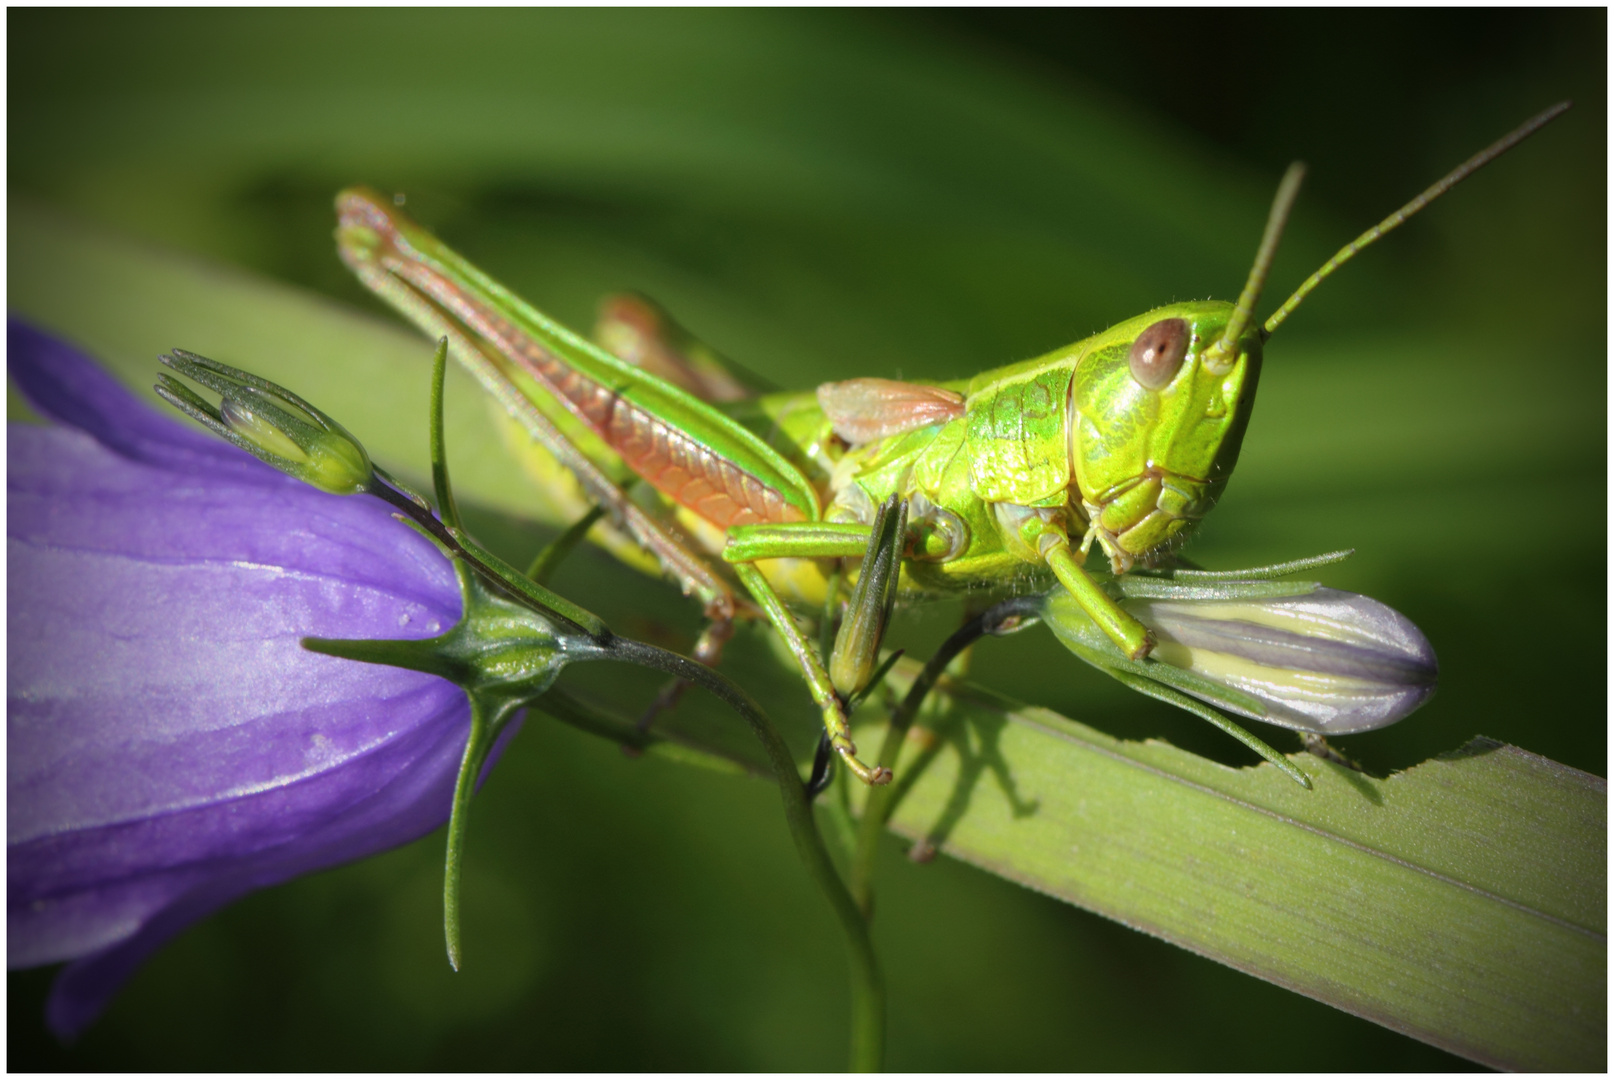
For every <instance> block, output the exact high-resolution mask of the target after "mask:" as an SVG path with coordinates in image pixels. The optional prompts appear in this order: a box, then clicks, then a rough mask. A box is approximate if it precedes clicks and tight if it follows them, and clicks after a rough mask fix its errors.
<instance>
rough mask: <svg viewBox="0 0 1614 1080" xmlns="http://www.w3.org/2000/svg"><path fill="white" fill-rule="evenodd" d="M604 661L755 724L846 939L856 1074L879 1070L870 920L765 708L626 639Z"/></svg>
mask: <svg viewBox="0 0 1614 1080" xmlns="http://www.w3.org/2000/svg"><path fill="white" fill-rule="evenodd" d="M604 658H611V659H618V660H623V661H627V662H629V663H635V664H642V665H644V666H646V667H654V668H659V669H661V670H663V671H666V672H668V673H669V674H672V675H677V676H679V677H680V678H683V679H687V680H688V681H690V682H692V683H695V684H696V685H697V686H702V687H705V688H706V689H707V690H710V691H711V692H712V693H713V694H716V695H717V696H718V698H720V699H721V700H722V701H723V702H724V704H726V705H728V706H729V707H730V708H732V709H733V710H734V711H735V712H737V713H739V714H740V715H741V716H742V717H744V718H745V721H746V723H747V724H749V725H750V726H751V731H752V733H753V734H755V735H756V737H757V740H758V741H759V742H761V743H762V749H763V751H764V752H765V753H766V754H767V755H768V763H769V764H770V765H771V766H772V767H773V772H774V777H775V779H776V780H778V782H779V795H780V798H781V799H783V800H784V804H785V822H786V823H787V824H788V825H789V826H790V835H791V838H792V839H793V840H795V842H796V851H797V853H798V854H799V855H800V856H801V861H802V862H803V863H805V864H806V866H807V872H808V874H810V875H811V876H812V878H813V880H814V881H816V882H817V883H818V886H819V888H820V889H822V890H823V892H824V896H825V897H826V898H827V899H828V900H829V904H830V907H831V908H832V909H833V910H834V912H835V917H836V919H837V920H839V922H840V924H841V930H842V932H843V933H844V934H845V936H846V947H847V952H848V954H849V959H850V961H851V973H852V1048H851V1069H852V1071H854V1072H879V1071H880V1069H881V1068H882V1065H883V1062H884V1058H885V982H884V980H883V978H882V977H881V975H880V965H879V963H878V961H877V960H876V959H875V956H874V942H873V940H872V939H871V938H870V937H869V926H868V922H867V921H866V920H865V919H864V917H863V913H862V911H861V910H860V909H859V908H858V905H857V904H856V903H854V902H853V900H852V894H851V893H850V892H848V891H847V888H846V884H845V882H843V881H842V880H841V876H840V874H838V873H836V871H835V864H834V863H833V862H832V861H831V860H830V857H829V850H828V849H827V848H826V847H825V846H824V838H823V836H822V835H821V834H820V833H819V831H818V823H817V821H815V820H814V818H813V808H812V804H811V803H809V802H808V801H807V793H806V789H805V788H804V787H803V786H802V782H801V776H800V774H799V773H798V771H797V768H796V759H795V757H794V756H793V755H792V754H791V753H790V748H789V747H788V746H786V745H785V741H784V739H782V738H781V737H780V736H779V732H778V729H776V728H775V727H774V726H773V722H772V721H770V720H769V719H768V717H767V714H766V713H764V712H763V711H762V709H761V707H760V706H758V705H757V703H756V702H754V701H753V700H751V697H750V695H748V694H747V693H746V692H745V691H744V690H741V689H740V688H739V687H738V686H735V685H734V684H733V683H731V682H730V681H729V680H727V679H725V678H724V677H723V676H722V675H719V674H718V673H717V672H715V671H713V670H712V669H711V668H709V667H706V666H705V665H704V664H698V663H696V662H695V661H693V660H688V659H686V658H684V657H682V656H679V655H678V654H677V653H671V652H667V651H666V650H665V649H658V648H656V647H655V646H653V645H647V644H645V643H644V642H640V641H631V640H628V639H625V638H617V639H615V640H614V641H612V642H611V644H610V647H609V648H608V650H607V653H606V656H605V657H602V659H604Z"/></svg>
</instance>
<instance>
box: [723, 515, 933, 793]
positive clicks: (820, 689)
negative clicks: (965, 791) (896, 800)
mask: <svg viewBox="0 0 1614 1080" xmlns="http://www.w3.org/2000/svg"><path fill="white" fill-rule="evenodd" d="M886 509H891V508H886ZM894 520H895V522H896V526H895V527H896V535H895V536H894V537H893V536H891V535H890V531H891V530H890V529H889V528H886V529H882V528H881V525H882V524H884V523H886V522H887V519H886V518H884V517H882V518H880V519H877V521H876V524H875V526H874V527H873V528H871V527H870V526H868V525H854V524H840V523H832V522H812V523H806V522H803V523H798V524H789V525H750V526H739V527H736V528H733V529H730V530H729V539H728V544H727V546H726V547H725V548H724V549H723V559H724V561H726V562H728V563H729V564H731V565H732V566H733V567H734V571H735V573H736V574H737V575H739V578H740V581H741V582H742V583H743V584H744V585H745V587H746V589H747V590H749V591H750V593H751V595H752V596H753V597H754V598H755V599H756V601H757V603H758V605H760V606H761V608H762V610H763V613H764V614H765V615H767V617H768V621H769V622H771V623H772V624H773V627H774V629H775V630H776V631H778V633H779V636H780V637H781V638H783V639H784V641H785V644H786V646H787V647H788V648H789V649H790V654H791V655H792V656H793V657H795V659H796V664H797V665H798V666H799V667H800V668H801V672H802V677H803V678H804V679H805V680H806V682H807V687H808V690H809V691H810V692H811V694H812V697H813V702H814V704H816V705H817V706H818V708H819V711H820V713H822V715H823V719H824V730H825V732H826V733H827V735H828V737H829V743H830V747H831V749H833V750H834V751H835V753H837V754H839V755H840V757H841V760H842V761H844V762H846V767H847V768H848V769H850V770H851V771H852V774H853V775H854V776H856V777H857V778H858V779H859V780H862V781H863V782H864V783H866V784H886V783H890V781H891V770H890V769H887V768H884V767H883V766H873V767H871V766H869V765H867V764H865V763H864V762H862V761H860V760H859V759H858V757H857V745H856V744H855V743H854V742H853V741H852V730H851V727H850V725H849V724H848V722H847V716H846V704H845V701H846V698H845V697H844V696H843V695H842V694H841V693H840V692H837V689H836V686H835V681H834V680H833V679H832V678H831V676H830V673H829V670H828V669H827V668H826V667H825V666H824V661H823V659H822V658H821V657H820V656H819V655H818V650H817V649H815V648H814V647H813V645H812V643H811V642H810V641H808V640H807V638H806V636H805V635H804V634H802V632H801V628H800V627H798V626H797V625H796V621H795V619H794V617H793V616H792V615H791V614H790V611H789V609H788V608H786V607H785V605H784V603H783V601H781V600H780V599H779V594H778V593H777V592H775V591H774V588H773V586H772V585H771V584H769V582H768V579H767V578H766V577H765V576H764V575H763V573H762V571H761V570H759V569H757V567H756V565H755V561H756V560H757V559H777V558H807V559H826V558H855V557H857V556H863V557H864V566H865V573H867V572H868V570H869V568H870V567H872V566H873V565H874V563H875V561H876V559H877V558H878V555H877V552H878V550H879V548H880V546H881V544H882V542H884V544H885V545H886V546H887V547H891V548H894V549H895V553H896V554H895V556H894V558H893V559H892V560H890V561H892V562H893V564H894V562H895V561H896V560H899V559H900V555H901V542H902V535H901V524H902V520H903V518H902V515H901V514H900V513H897V514H896V515H895V518H894ZM894 579H895V566H894V565H893V566H892V580H893V582H894ZM880 593H881V595H878V596H873V597H871V598H870V599H869V600H868V604H869V605H871V606H880V607H884V608H886V609H888V608H889V596H888V595H887V594H886V593H885V590H884V589H881V590H880ZM872 621H875V622H880V621H883V620H880V619H878V618H876V619H874V620H872ZM836 647H837V652H838V655H839V653H840V652H843V651H845V650H847V649H850V648H860V649H861V650H862V651H865V652H868V653H872V652H873V651H875V650H876V649H877V648H878V633H875V634H873V635H864V640H863V642H862V643H861V644H860V645H858V646H853V645H849V644H848V643H847V635H845V634H843V635H842V637H841V638H838V639H837V641H836ZM836 666H837V668H840V667H842V666H847V665H839V664H837V665H836ZM857 667H859V665H855V664H854V665H849V666H848V669H849V670H850V669H851V668H857ZM861 667H867V665H861ZM853 678H854V679H855V678H856V676H853ZM844 689H845V692H846V695H850V694H852V693H853V692H854V691H856V690H858V689H860V687H858V686H852V685H848V686H847V687H845V688H844Z"/></svg>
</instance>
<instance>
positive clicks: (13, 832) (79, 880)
mask: <svg viewBox="0 0 1614 1080" xmlns="http://www.w3.org/2000/svg"><path fill="white" fill-rule="evenodd" d="M7 346H8V358H9V359H8V367H9V372H10V375H11V378H12V379H13V380H14V382H15V384H16V385H17V387H18V388H19V389H20V390H21V392H22V393H23V395H24V396H25V397H26V398H27V400H28V401H29V402H30V404H31V405H32V406H33V407H34V409H35V410H36V411H37V412H39V413H40V414H42V415H43V416H45V417H47V418H49V419H50V420H53V421H55V424H54V425H52V426H33V425H24V424H12V425H9V426H8V432H7V443H8V451H9V455H10V458H9V465H8V470H7V483H8V495H7V512H8V516H7V556H6V557H7V570H8V575H9V601H8V603H9V607H8V614H7V630H8V631H9V635H8V641H9V645H8V647H7V649H8V651H7V658H6V662H7V676H8V679H7V684H8V685H7V703H6V705H7V708H6V729H7V744H8V746H7V749H8V755H7V773H6V791H7V796H6V798H7V811H8V824H7V837H6V845H7V847H6V852H7V855H6V861H7V928H8V936H7V941H8V945H7V963H8V966H10V967H13V968H16V967H29V966H34V965H40V964H50V963H56V962H60V961H70V963H69V964H68V965H67V967H65V968H64V969H63V970H62V972H61V974H60V975H59V977H58V978H57V980H56V983H55V986H54V987H53V989H52V993H51V997H50V1001H49V1004H48V1006H47V1019H48V1022H49V1024H50V1026H51V1028H52V1029H53V1030H54V1031H56V1032H57V1033H58V1034H59V1035H62V1036H71V1035H73V1034H75V1033H76V1032H78V1031H80V1030H82V1029H83V1028H84V1027H85V1026H86V1025H87V1024H89V1023H90V1022H91V1021H92V1020H93V1019H94V1018H95V1017H96V1016H97V1015H98V1014H99V1013H100V1012H101V1010H102V1009H103V1008H104V1007H105V1006H106V1004H107V1002H108V1001H109V1000H110V998H111V997H112V995H113V994H114V993H115V992H116V991H117V989H118V988H119V986H120V985H121V984H122V983H123V981H124V980H125V979H126V978H127V977H128V976H129V975H130V974H131V973H132V972H133V971H134V970H135V968H136V967H138V966H139V964H140V963H141V962H143V961H144V960H145V959H146V957H148V956H149V955H151V953H152V952H154V951H155V950H156V949H157V948H159V947H160V946H161V945H162V944H163V943H164V942H166V941H167V940H168V939H170V938H171V937H173V936H174V935H176V934H178V933H179V932H180V931H181V930H183V929H184V928H185V927H187V926H189V925H190V924H191V923H193V922H195V921H197V920H198V919H201V918H202V917H204V916H206V915H208V914H209V913H211V912H213V911H215V910H217V909H219V908H221V907H223V906H224V905H226V904H228V903H230V902H231V901H233V900H235V899H237V898H238V897H241V896H243V895H245V894H246V893H248V892H251V891H252V890H254V889H260V888H264V887H266V886H269V885H274V884H276V883H279V882H282V881H286V880H288V879H290V878H293V877H296V876H298V875H300V874H305V873H308V872H310V871H314V870H318V869H321V868H323V867H329V866H333V865H335V864H338V863H342V862H347V861H349V860H353V859H358V858H362V857H364V856H367V855H371V854H374V853H376V852H379V851H382V850H385V849H387V848H391V847H394V846H396V845H399V844H402V843H406V842H408V841H410V840H414V839H416V838H418V837H420V836H422V835H424V834H426V833H428V832H430V831H432V830H433V829H435V828H437V827H438V826H440V825H442V824H443V823H444V822H445V821H446V820H448V817H449V810H450V805H451V802H452V799H453V795H454V790H455V778H456V774H457V772H458V770H459V768H460V764H461V758H462V754H463V752H464V749H465V746H466V739H467V734H468V731H469V706H468V704H467V700H466V696H465V693H464V692H463V691H462V690H461V689H460V688H459V687H457V686H455V685H453V684H452V683H449V682H447V681H445V680H443V679H440V678H438V677H436V676H433V675H428V674H422V673H420V672H417V671H409V670H403V669H401V668H395V667H386V666H381V665H376V664H361V663H354V662H352V661H349V660H343V659H338V658H336V657H333V656H326V655H320V654H318V653H314V652H310V651H308V650H306V649H304V648H303V647H302V646H301V645H300V639H301V638H303V637H304V636H305V635H318V636H323V637H328V638H348V639H358V638H425V637H431V636H434V635H437V634H440V633H442V632H443V631H445V630H447V629H448V628H450V627H451V626H453V625H454V624H455V622H456V621H457V620H458V619H459V617H460V611H461V594H460V590H459V588H458V586H457V585H456V581H455V574H454V571H453V568H452V566H451V564H450V562H449V560H448V559H447V558H445V557H444V555H443V554H442V553H441V552H440V551H439V550H438V549H437V548H436V547H434V546H433V544H432V543H431V542H430V541H429V540H427V539H426V538H424V537H423V536H421V535H419V534H417V533H416V532H414V531H412V530H411V529H410V528H408V527H406V526H404V525H402V524H400V523H398V522H396V521H394V520H392V518H391V512H390V511H389V509H388V507H386V506H385V505H383V504H381V503H379V502H377V501H375V500H371V499H350V498H341V497H338V496H335V495H328V494H325V493H323V492H321V491H317V490H315V489H313V488H311V487H309V486H307V485H306V484H304V483H301V482H299V481H297V480H294V479H292V478H290V477H288V476H284V475H281V474H280V473H278V472H276V471H275V470H274V469H272V468H270V467H268V466H266V465H264V464H262V463H260V462H258V461H255V460H253V459H252V458H251V457H250V456H248V455H247V454H245V453H243V452H242V451H241V450H238V449H236V448H234V447H231V446H228V445H225V444H223V443H221V442H219V441H217V440H215V439H213V438H211V437H209V436H206V435H202V434H200V433H197V432H194V431H192V430H189V429H187V428H185V427H183V426H181V425H180V424H178V423H176V422H175V421H173V420H170V419H168V418H166V417H163V416H160V415H158V414H157V413H155V412H154V411H153V410H151V409H149V408H147V407H146V406H145V405H144V404H142V403H140V402H139V401H137V400H135V399H134V398H133V396H131V395H130V394H129V393H128V392H127V391H126V390H124V389H123V387H121V386H120V385H119V384H118V383H117V382H115V381H114V380H113V379H112V378H111V377H110V376H109V375H107V374H106V373H105V372H104V371H102V370H101V369H100V368H98V367H97V366H96V365H95V364H94V363H93V362H92V361H90V360H89V359H88V358H86V357H85V356H83V355H82V354H80V353H79V352H77V351H76V350H74V349H73V348H71V347H69V346H67V345H65V344H63V343H61V342H58V341H56V340H53V339H52V338H50V337H48V336H46V335H45V334H43V333H41V332H39V331H37V330H34V329H32V328H30V327H28V326H25V325H22V324H19V323H17V322H15V321H13V322H11V323H10V325H9V327H8V332H7ZM515 726H516V725H514V724H512V725H511V726H510V727H509V728H507V729H505V731H504V732H503V735H504V736H505V738H507V737H508V736H509V735H510V734H512V733H513V731H514V729H515ZM503 741H504V739H501V740H500V742H501V743H502V742H503ZM496 754H497V750H495V756H496ZM491 760H492V757H490V758H489V761H490V762H491Z"/></svg>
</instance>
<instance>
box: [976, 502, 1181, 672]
mask: <svg viewBox="0 0 1614 1080" xmlns="http://www.w3.org/2000/svg"><path fill="white" fill-rule="evenodd" d="M993 509H994V511H995V513H996V515H997V518H998V522H999V524H1000V525H1001V526H1002V528H1003V533H1004V537H1005V538H1006V539H1007V540H1009V541H1010V544H1011V546H1013V547H1014V548H1016V549H1017V550H1019V551H1020V553H1021V556H1022V557H1023V558H1028V559H1030V558H1035V559H1036V560H1038V561H1041V562H1045V563H1047V564H1048V569H1050V570H1052V571H1053V572H1054V576H1055V577H1056V578H1058V579H1059V583H1060V584H1061V585H1063V586H1064V587H1065V590H1066V591H1067V592H1069V593H1070V595H1071V597H1072V598H1073V599H1074V600H1075V601H1076V603H1077V604H1078V605H1080V606H1081V609H1082V611H1084V612H1086V614H1087V615H1088V617H1089V618H1091V619H1092V620H1093V621H1094V622H1095V623H1097V624H1098V625H1099V628H1100V629H1102V630H1103V631H1104V633H1105V635H1106V636H1108V637H1109V639H1110V640H1111V641H1113V642H1115V644H1116V645H1118V646H1119V647H1120V648H1121V650H1122V651H1123V652H1125V653H1126V655H1127V657H1128V658H1129V659H1132V660H1142V659H1143V658H1144V657H1146V656H1148V655H1149V653H1150V652H1151V651H1152V650H1153V649H1154V636H1153V635H1152V634H1150V633H1149V630H1148V628H1147V627H1145V626H1144V625H1143V624H1142V623H1140V622H1139V621H1138V620H1137V619H1135V618H1133V617H1132V616H1131V615H1129V614H1128V613H1127V612H1126V611H1125V610H1124V609H1123V608H1122V607H1121V605H1120V604H1118V603H1116V602H1115V600H1114V599H1113V598H1112V597H1111V596H1110V595H1109V594H1108V593H1106V592H1105V591H1104V590H1103V589H1101V588H1099V586H1098V582H1096V581H1094V580H1093V579H1092V578H1091V577H1089V576H1088V574H1087V571H1086V570H1084V569H1082V565H1081V563H1079V562H1077V561H1076V556H1075V555H1073V554H1071V550H1070V534H1069V533H1068V532H1067V531H1066V529H1065V524H1064V515H1063V513H1062V512H1061V511H1057V510H1050V509H1040V510H1039V509H1033V508H1031V507H1027V506H1017V505H1014V504H1012V503H998V504H997V505H996V506H994V508H993Z"/></svg>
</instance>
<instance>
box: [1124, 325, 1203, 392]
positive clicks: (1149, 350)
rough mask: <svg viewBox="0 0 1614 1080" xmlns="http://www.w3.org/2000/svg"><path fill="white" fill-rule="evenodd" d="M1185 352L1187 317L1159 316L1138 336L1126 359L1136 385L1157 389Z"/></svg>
mask: <svg viewBox="0 0 1614 1080" xmlns="http://www.w3.org/2000/svg"><path fill="white" fill-rule="evenodd" d="M1187 355H1188V320H1186V319H1161V320H1160V321H1159V322H1157V323H1155V324H1154V325H1153V326H1151V327H1149V328H1148V329H1147V330H1145V331H1144V332H1143V333H1141V334H1139V335H1138V339H1137V340H1136V341H1134V342H1133V343H1132V348H1131V350H1130V351H1129V352H1128V353H1127V354H1126V362H1127V365H1128V366H1129V367H1130V368H1131V369H1132V378H1133V379H1134V380H1136V381H1137V384H1138V385H1139V386H1141V387H1143V388H1144V389H1146V390H1159V389H1160V388H1161V387H1163V386H1165V385H1166V384H1167V383H1169V382H1170V381H1171V380H1172V377H1173V376H1174V375H1176V374H1177V369H1178V368H1180V367H1182V361H1183V357H1185V356H1187Z"/></svg>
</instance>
